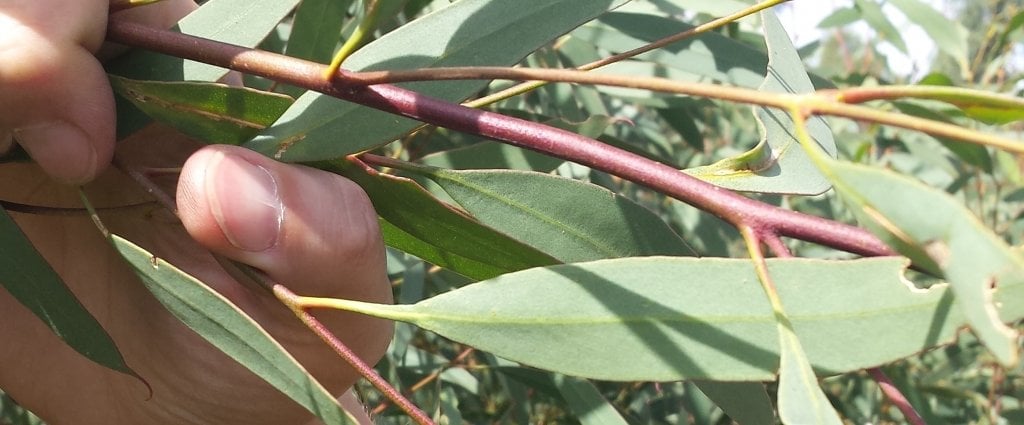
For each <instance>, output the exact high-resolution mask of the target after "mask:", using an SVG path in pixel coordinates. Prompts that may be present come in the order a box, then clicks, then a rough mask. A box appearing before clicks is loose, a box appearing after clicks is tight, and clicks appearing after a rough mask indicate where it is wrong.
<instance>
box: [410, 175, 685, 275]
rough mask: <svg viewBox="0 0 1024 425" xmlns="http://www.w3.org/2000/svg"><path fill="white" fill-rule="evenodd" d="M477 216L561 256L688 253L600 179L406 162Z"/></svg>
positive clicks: (573, 258) (563, 258) (592, 257)
mask: <svg viewBox="0 0 1024 425" xmlns="http://www.w3.org/2000/svg"><path fill="white" fill-rule="evenodd" d="M407 171H410V172H412V173H417V174H422V175H424V176H426V177H428V178H430V179H431V180H433V181H434V182H435V183H437V184H438V185H439V186H441V187H442V188H444V190H445V191H446V192H448V194H449V195H450V196H451V197H452V199H454V200H455V201H456V202H458V203H459V205H461V206H462V207H463V208H465V209H466V210H467V211H469V212H470V213H471V214H473V216H474V217H476V218H477V219H478V220H480V221H481V222H483V223H484V224H487V225H489V226H492V227H494V228H496V229H498V230H500V231H502V232H504V233H506V234H508V235H511V236H512V237H515V238H516V239H519V240H521V241H523V242H526V243H527V244H529V245H531V246H533V247H536V248H537V249H539V250H541V251H543V252H545V253H547V254H548V255H551V256H552V257H555V258H557V259H558V260H560V261H562V262H566V263H574V262H580V261H590V260H598V259H602V258H617V257H638V256H649V255H680V256H682V255H695V254H694V252H693V250H692V249H690V248H689V247H688V246H687V245H686V243H685V242H683V240H682V239H681V238H680V237H679V236H678V235H676V233H675V232H673V231H672V229H671V228H670V227H668V225H667V224H665V222H664V221H662V220H661V219H660V218H658V216H656V215H655V214H654V213H653V212H651V211H650V210H648V209H647V208H644V207H642V206H640V205H638V204H636V203H635V202H633V201H631V200H630V199H628V198H626V197H623V196H621V195H618V194H616V193H613V192H611V191H609V190H607V189H604V188H602V187H600V186H597V185H594V184H590V183H585V182H581V181H578V180H572V179H567V178H563V177H556V176H552V175H548V174H541V173H534V172H526V171H510V170H445V169H440V168H429V167H411V168H409V169H408V170H407Z"/></svg>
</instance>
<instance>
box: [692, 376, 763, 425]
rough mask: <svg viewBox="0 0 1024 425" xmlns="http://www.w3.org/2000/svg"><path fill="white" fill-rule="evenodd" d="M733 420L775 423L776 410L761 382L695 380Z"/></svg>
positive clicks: (743, 424) (750, 423)
mask: <svg viewBox="0 0 1024 425" xmlns="http://www.w3.org/2000/svg"><path fill="white" fill-rule="evenodd" d="M693 383H694V384H696V385H697V388H698V389H700V391H701V392H702V393H704V395H706V396H707V397H708V398H709V399H711V400H712V401H714V402H715V404H717V405H718V407H719V408H721V409H722V411H723V412H725V414H726V415H729V418H731V419H732V420H733V421H736V422H737V423H740V424H741V425H774V424H775V410H774V409H773V408H772V399H771V398H770V397H768V391H767V390H766V389H765V387H764V384H762V383H760V382H715V381H693Z"/></svg>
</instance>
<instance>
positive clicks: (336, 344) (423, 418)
mask: <svg viewBox="0 0 1024 425" xmlns="http://www.w3.org/2000/svg"><path fill="white" fill-rule="evenodd" d="M273 290H274V294H275V295H277V297H278V298H280V299H281V300H282V301H284V302H285V303H286V304H287V305H288V306H289V307H292V311H293V312H295V315H296V316H298V318H299V320H301V321H302V323H304V324H305V325H306V326H307V327H309V329H310V330H312V331H313V333H315V334H316V335H317V336H319V337H320V339H322V340H323V341H324V342H325V343H326V344H327V345H328V346H330V347H331V349H333V350H334V352H335V353H338V356H340V357H341V358H342V359H344V360H345V361H346V362H347V363H348V364H349V365H351V366H352V367H353V368H354V369H355V370H356V371H357V372H359V374H360V375H362V377H363V378H365V379H366V380H367V381H369V382H370V384H372V385H373V386H374V388H376V389H377V391H380V392H381V394H384V396H385V397H387V398H388V399H389V400H391V402H393V403H395V405H397V406H398V407H399V408H400V409H402V411H403V412H405V414H406V415H409V418H411V419H412V420H413V422H416V423H417V424H420V425H434V421H433V420H431V419H430V417H429V416H427V414H426V413H423V411H422V410H420V409H419V408H418V407H416V405H415V404H413V403H412V402H411V401H409V399H407V398H405V397H404V396H402V394H401V393H399V392H398V390H396V389H395V387H392V386H391V384H389V383H388V381H387V380H386V379H384V378H383V377H381V376H380V374H378V373H377V371H375V370H373V368H372V367H370V365H368V364H366V362H364V361H363V359H362V358H360V357H359V355H357V354H356V353H354V352H353V351H352V350H351V349H349V348H348V346H347V345H345V343H344V342H341V340H340V339H338V337H337V336H335V335H334V334H333V333H331V331H330V330H329V329H327V327H326V326H324V324H323V323H321V322H320V320H319V319H317V318H316V317H315V316H313V315H312V314H310V313H309V312H308V311H306V310H305V309H302V308H295V307H294V306H296V305H297V303H296V301H295V299H296V298H298V296H297V295H295V293H294V292H292V291H290V290H289V289H288V288H286V287H284V285H280V284H276V285H274V286H273Z"/></svg>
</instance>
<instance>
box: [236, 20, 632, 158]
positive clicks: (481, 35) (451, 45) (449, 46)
mask: <svg viewBox="0 0 1024 425" xmlns="http://www.w3.org/2000/svg"><path fill="white" fill-rule="evenodd" d="M622 1H623V0H520V1H514V2H510V1H504V0H462V1H459V2H456V3H454V4H452V5H450V6H448V7H446V8H444V9H441V10H439V11H437V12H434V13H431V14H429V15H427V16H424V17H422V18H420V19H417V20H415V21H413V22H410V23H408V24H406V25H404V26H402V27H401V28H398V29H396V30H394V31H392V32H390V33H388V34H386V35H384V36H383V37H381V38H379V39H377V40H376V41H374V42H373V43H370V44H368V45H366V46H364V47H363V48H362V49H360V50H359V51H357V52H355V53H354V54H352V56H351V57H349V58H348V59H347V60H346V61H345V67H346V69H350V70H354V71H364V70H366V71H368V70H384V69H413V68H426V67H439V66H479V65H492V66H501V65H513V64H515V63H516V62H519V61H520V60H522V59H523V58H524V57H525V56H526V55H527V54H529V53H530V52H532V51H533V50H535V49H537V48H538V47H540V46H542V45H544V44H545V43H547V42H549V41H551V40H552V39H554V38H556V37H558V36H559V35H561V34H564V33H565V32H567V31H569V30H571V29H572V28H575V27H576V26H578V25H580V24H581V23H583V22H586V21H588V20H590V19H593V18H594V17H595V16H597V15H599V14H601V13H604V12H605V11H607V10H608V9H609V8H610V7H613V6H615V5H617V4H620V3H621V2H622ZM485 85H486V82H482V81H445V82H425V83H411V84H404V85H403V87H407V88H409V89H412V90H415V91H417V92H420V93H422V94H425V95H428V96H433V97H438V98H441V99H447V100H450V101H459V100H462V99H465V98H466V97H468V96H470V95H472V94H473V93H475V92H476V91H478V90H479V89H481V88H482V87H484V86H485ZM416 126H417V122H416V121H414V120H410V119H406V118H399V117H395V116H394V115H390V114H387V113H385V112H380V111H376V110H372V109H370V108H365V107H362V106H360V105H355V104H352V103H348V102H344V101H341V100H338V99H335V98H332V97H330V96H324V95H321V94H318V93H307V94H305V95H303V96H302V97H300V98H299V99H298V100H297V101H296V102H295V104H294V105H293V106H292V107H291V109H289V110H288V111H287V112H285V114H284V116H282V117H281V119H280V120H279V121H278V122H277V123H276V124H274V125H273V126H271V127H270V128H268V129H267V130H266V131H265V132H264V133H263V134H262V135H260V136H258V137H256V138H255V139H253V140H252V141H251V142H250V143H248V144H247V146H248V147H249V148H252V149H253V150H255V151H258V152H262V153H264V154H267V155H273V156H274V157H275V158H278V159H281V160H285V161H314V160H325V159H332V158H338V157H341V156H343V155H346V154H351V153H354V152H360V151H364V150H366V149H369V148H372V147H374V146H379V145H381V144H384V143H387V142H390V141H392V140H395V139H396V138H398V137H400V136H402V135H403V134H405V133H407V132H409V131H410V130H412V129H413V128H415V127H416ZM339 135H341V136H340V137H339Z"/></svg>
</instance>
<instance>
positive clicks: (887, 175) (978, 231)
mask: <svg viewBox="0 0 1024 425" xmlns="http://www.w3.org/2000/svg"><path fill="white" fill-rule="evenodd" d="M823 165H824V167H825V168H826V169H825V171H826V172H827V173H829V174H830V175H831V176H830V177H831V179H832V181H833V184H834V185H835V187H836V189H837V191H838V192H839V193H840V194H841V195H842V196H843V198H844V199H846V200H847V202H849V203H850V204H851V208H850V209H851V210H852V211H853V212H854V213H855V214H856V215H857V219H858V221H860V222H861V223H862V224H864V225H865V226H867V227H868V228H869V229H871V230H872V231H873V232H874V233H875V234H877V235H878V236H879V237H880V238H882V239H883V240H884V241H885V242H886V243H887V244H888V245H889V246H891V247H893V248H894V249H896V250H898V251H899V252H900V253H901V254H903V255H906V256H907V257H909V258H911V259H912V260H913V261H914V264H915V265H917V266H918V267H921V268H922V269H925V270H927V271H928V272H930V273H933V274H935V275H936V276H941V277H944V278H945V279H947V280H948V281H949V283H950V285H951V287H952V290H953V293H954V294H955V295H956V301H957V302H956V304H957V305H958V306H959V309H960V310H961V311H962V312H963V314H964V315H965V316H966V318H967V321H968V323H969V324H970V326H971V329H973V330H974V332H975V333H976V334H977V335H978V337H979V338H980V339H981V341H982V342H983V343H985V345H986V346H987V347H988V348H989V350H991V351H992V353H993V354H994V355H995V356H996V358H998V359H999V361H1000V362H1002V363H1003V364H1004V365H1015V364H1017V362H1018V359H1019V346H1018V344H1017V338H1018V336H1019V335H1018V333H1017V332H1016V331H1015V330H1014V329H1012V328H1010V327H1008V326H1006V325H1004V324H1003V323H1002V321H1001V320H1000V318H999V315H998V311H997V309H996V306H997V304H996V303H995V301H994V300H993V298H992V297H993V292H994V291H995V290H996V288H1000V287H1005V286H1006V285H1016V284H1020V283H1024V259H1022V258H1021V256H1020V254H1018V253H1016V252H1013V250H1012V249H1010V247H1009V246H1008V245H1007V244H1006V243H1005V242H1003V241H1002V240H1001V239H1000V238H999V237H997V236H996V235H994V234H993V233H992V231H990V230H989V229H988V228H986V227H985V226H984V225H983V224H982V223H981V222H980V221H978V219H977V218H975V217H974V216H973V215H972V214H971V212H970V211H968V210H967V208H965V207H964V206H963V204H962V203H961V202H960V201H958V200H956V199H954V198H953V197H952V196H950V195H949V194H947V193H945V192H942V191H940V190H936V189H933V188H930V187H928V186H925V185H924V184H921V183H919V182H917V181H915V180H912V179H910V178H908V177H904V176H901V175H899V174H896V173H893V172H890V171H886V170H881V169H876V168H871V167H867V166H863V165H856V164H850V163H845V162H838V161H828V162H825V163H823Z"/></svg>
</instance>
